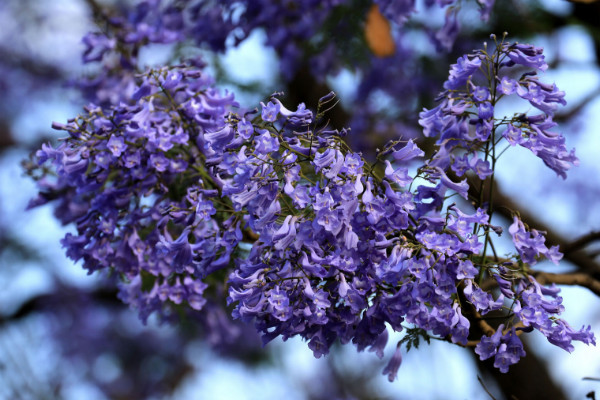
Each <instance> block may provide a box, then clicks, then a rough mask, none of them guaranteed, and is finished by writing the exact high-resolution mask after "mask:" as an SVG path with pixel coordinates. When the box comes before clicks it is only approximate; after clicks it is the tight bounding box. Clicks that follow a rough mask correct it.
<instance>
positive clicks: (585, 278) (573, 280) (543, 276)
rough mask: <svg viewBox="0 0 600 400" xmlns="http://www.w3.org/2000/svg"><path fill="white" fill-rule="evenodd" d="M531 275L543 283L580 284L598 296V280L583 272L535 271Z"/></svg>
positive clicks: (599, 282)
mask: <svg viewBox="0 0 600 400" xmlns="http://www.w3.org/2000/svg"><path fill="white" fill-rule="evenodd" d="M532 275H533V276H534V277H535V279H536V280H537V281H538V282H539V283H541V284H543V285H545V284H549V283H556V284H557V285H574V286H582V287H585V288H587V289H589V290H591V291H592V292H593V293H594V294H596V295H597V296H600V281H597V280H596V279H594V278H593V277H592V276H590V275H588V274H586V273H583V272H575V273H568V274H553V273H550V272H539V271H535V272H533V273H532Z"/></svg>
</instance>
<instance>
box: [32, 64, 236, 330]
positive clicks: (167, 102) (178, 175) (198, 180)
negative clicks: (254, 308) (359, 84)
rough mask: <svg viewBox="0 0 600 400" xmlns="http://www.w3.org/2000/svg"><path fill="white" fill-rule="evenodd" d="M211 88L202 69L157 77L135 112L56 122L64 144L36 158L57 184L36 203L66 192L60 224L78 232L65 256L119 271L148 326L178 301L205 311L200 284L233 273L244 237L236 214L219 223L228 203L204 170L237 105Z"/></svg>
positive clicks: (151, 75)
mask: <svg viewBox="0 0 600 400" xmlns="http://www.w3.org/2000/svg"><path fill="white" fill-rule="evenodd" d="M211 85H212V81H211V79H210V78H208V77H206V76H205V75H204V73H203V72H201V71H199V70H195V69H188V68H172V69H159V70H151V71H149V72H147V73H146V74H144V75H143V76H142V77H141V79H140V82H139V86H138V87H137V88H136V90H135V93H134V94H133V97H132V99H131V101H133V105H127V104H125V103H121V104H120V105H119V106H116V107H111V108H107V109H102V108H100V107H97V106H94V105H90V106H88V107H87V108H86V111H87V114H86V115H83V116H81V117H79V118H77V119H74V120H71V121H69V123H68V124H66V125H62V124H57V123H55V124H54V127H55V128H56V129H61V130H64V131H67V132H68V133H69V137H68V138H67V140H65V141H63V142H61V144H60V145H59V146H58V147H57V148H53V147H51V146H48V145H44V146H42V149H41V150H39V151H38V152H37V159H38V162H39V163H40V164H43V163H50V164H51V165H52V169H53V170H54V171H55V173H56V177H54V178H52V177H51V176H45V177H44V178H43V179H42V180H41V181H40V186H41V189H42V191H41V193H40V195H39V197H38V198H37V199H35V200H34V201H33V202H32V205H39V204H43V203H44V202H46V201H48V200H50V199H51V198H52V193H61V196H60V204H59V205H58V207H57V210H56V214H57V217H58V218H60V220H61V221H62V222H63V223H65V224H66V223H75V224H76V227H77V233H75V234H67V236H66V237H65V238H64V239H63V241H62V243H63V246H64V247H65V248H66V251H67V255H68V256H69V257H70V258H72V259H73V260H76V261H77V260H82V261H83V267H84V268H85V269H87V270H88V271H89V272H90V273H91V272H93V271H96V270H105V269H107V268H110V269H111V270H112V271H113V272H115V273H117V274H119V275H120V276H121V277H122V278H123V282H122V284H121V295H120V296H121V298H122V299H123V300H124V301H125V302H127V303H129V304H131V305H132V306H134V307H135V308H137V309H138V310H139V312H140V315H141V317H142V319H144V320H145V319H146V318H147V317H148V316H149V315H150V314H151V313H152V312H155V311H159V312H161V313H163V315H164V316H165V317H168V311H169V310H170V309H173V308H174V307H175V306H178V305H181V304H186V305H187V306H189V307H190V308H191V309H194V310H199V309H201V308H202V307H203V305H204V303H205V302H206V300H205V299H204V297H203V293H204V290H205V289H206V284H205V283H203V282H202V280H201V279H202V278H204V277H205V276H207V275H208V274H210V273H211V272H214V271H215V270H218V269H221V268H224V267H226V266H228V265H229V261H230V258H231V256H232V252H233V251H234V249H235V248H236V246H237V243H238V242H239V241H240V240H241V238H242V232H241V230H240V221H238V220H237V219H236V216H235V215H233V213H231V214H232V215H231V216H230V217H228V218H224V217H223V216H222V215H220V216H219V218H220V220H219V222H217V220H216V219H215V214H216V212H217V211H216V208H215V204H214V203H217V202H223V200H221V199H220V198H219V190H220V187H219V186H218V184H217V183H216V182H214V180H213V178H212V177H211V176H210V175H209V174H208V173H207V170H206V168H207V163H209V162H210V160H209V159H210V157H211V152H210V151H211V150H210V147H209V144H208V143H210V142H211V140H210V138H211V137H215V136H217V135H218V134H219V132H220V131H222V130H223V128H224V127H227V122H226V118H227V115H228V113H229V110H230V109H231V108H232V107H236V106H237V103H236V102H235V101H234V97H233V95H232V94H231V93H225V94H221V93H219V92H218V91H216V90H215V89H213V88H212V87H211ZM207 142H208V143H207ZM165 305H169V307H165Z"/></svg>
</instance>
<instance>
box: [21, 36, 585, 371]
mask: <svg viewBox="0 0 600 400" xmlns="http://www.w3.org/2000/svg"><path fill="white" fill-rule="evenodd" d="M517 64H519V65H521V66H524V67H529V68H536V69H544V66H545V64H544V62H543V55H542V54H541V50H539V49H537V48H535V47H533V46H528V45H512V44H507V43H501V44H500V45H498V47H497V49H496V50H495V52H494V53H493V54H492V55H489V54H488V53H487V52H486V51H477V52H475V53H474V54H471V55H467V56H464V57H461V58H460V59H459V61H458V63H457V64H455V65H453V66H452V68H451V71H450V76H449V78H448V80H447V81H446V83H445V84H444V88H445V89H446V91H445V92H444V93H443V94H442V95H441V96H440V97H441V104H440V105H439V106H438V107H436V108H434V109H433V110H424V111H423V113H421V115H420V116H421V121H420V122H421V125H422V126H423V133H424V134H425V136H436V137H438V141H437V150H436V152H435V153H434V155H433V156H432V157H431V158H430V159H429V160H427V161H426V162H425V163H424V164H423V165H422V166H421V167H420V168H418V169H416V171H415V170H413V169H411V167H413V165H414V163H415V161H417V160H418V159H420V158H421V157H423V155H424V152H423V151H422V150H421V149H419V147H418V146H417V145H416V144H415V143H414V141H412V140H404V141H395V142H391V143H389V144H388V145H386V146H385V147H384V148H383V150H380V151H378V154H377V157H376V160H375V162H369V161H368V160H366V159H365V158H364V157H363V156H362V154H360V153H356V152H354V151H352V150H351V149H350V148H349V146H348V145H347V143H346V142H345V141H344V140H343V138H344V136H346V134H347V133H348V131H347V130H346V129H343V130H341V131H338V130H336V129H332V128H331V127H329V126H328V124H327V123H326V122H325V121H326V120H325V119H324V117H323V115H324V112H323V110H324V109H326V108H329V107H330V102H332V101H333V100H334V95H333V94H329V95H327V96H324V97H323V98H322V99H321V100H320V102H319V109H318V110H317V111H316V113H313V112H312V111H311V110H308V109H307V108H306V107H305V106H304V104H300V105H299V106H298V107H297V108H296V110H290V109H288V108H286V107H285V106H284V105H283V103H282V102H281V101H280V100H279V94H274V95H273V96H272V97H271V98H270V99H269V101H267V102H265V103H261V109H260V111H259V110H258V109H256V110H251V111H248V112H244V111H242V110H240V109H239V108H238V105H237V103H236V102H235V100H234V96H233V94H231V93H228V92H226V93H224V94H222V93H220V92H219V91H217V90H216V89H214V88H213V87H212V82H211V80H210V79H208V78H207V77H206V76H205V75H204V73H203V72H202V71H200V70H198V69H195V68H187V67H183V66H178V67H171V68H162V69H158V70H150V71H148V72H146V73H145V74H143V75H142V76H141V77H139V78H138V81H136V84H135V87H134V88H133V90H132V94H131V96H130V98H128V99H126V101H124V102H122V103H120V104H119V105H117V106H110V107H99V106H94V105H90V106H88V107H87V108H86V112H87V113H86V114H85V115H84V116H81V117H79V118H77V119H74V120H71V121H69V123H68V124H66V125H61V124H55V127H56V128H58V129H62V130H64V131H66V132H68V133H69V137H68V138H66V139H65V140H64V141H62V143H61V144H60V145H59V146H58V147H57V148H53V147H51V146H47V145H44V146H43V147H42V149H41V150H40V151H38V153H37V159H38V162H39V165H40V168H39V169H40V171H41V172H42V174H43V178H42V179H41V180H40V181H39V184H40V188H41V193H40V197H39V198H38V199H36V200H35V201H33V203H32V205H39V204H43V203H44V202H47V201H50V200H52V199H58V202H59V204H58V207H57V216H58V217H59V218H60V219H61V221H63V222H64V223H74V224H75V225H76V227H77V233H76V234H68V235H67V236H66V237H65V239H64V240H63V244H64V246H65V247H66V249H67V250H66V251H67V254H68V255H69V256H70V257H71V258H72V259H74V260H82V261H83V266H84V268H86V269H87V270H88V271H90V272H93V271H96V270H110V271H111V272H113V273H115V274H116V275H118V276H119V277H120V278H121V283H120V290H121V291H120V297H121V298H122V299H123V300H124V301H125V302H127V303H129V304H130V305H132V306H133V307H135V308H136V309H137V310H138V311H139V313H140V316H141V317H142V319H143V320H145V319H147V318H148V316H149V315H150V314H151V313H153V312H157V313H159V314H160V315H161V316H162V317H163V318H164V319H169V318H171V317H173V316H174V315H175V314H176V313H177V312H180V311H186V312H188V313H189V314H191V315H197V314H196V313H197V312H198V311H200V313H207V314H208V313H213V314H212V315H222V311H223V309H224V308H220V306H219V300H221V302H222V301H223V300H224V297H225V296H226V297H227V302H228V305H229V306H231V307H233V317H234V318H235V319H240V320H242V321H245V322H253V323H254V326H255V328H256V330H257V331H258V332H259V333H260V334H261V335H262V338H263V341H264V342H265V343H266V342H268V341H270V340H272V339H274V338H276V337H281V338H283V339H284V340H285V339H287V338H290V337H294V336H300V337H302V338H303V339H305V340H306V341H307V342H308V346H309V348H310V349H311V350H312V351H313V353H314V355H315V356H316V357H320V356H322V355H325V354H327V353H328V351H329V348H330V346H331V345H332V344H333V343H334V342H335V341H336V340H339V341H340V342H341V343H349V342H352V343H354V344H355V345H356V347H357V349H358V351H363V350H364V349H369V351H373V352H375V353H376V354H377V355H378V356H379V357H383V348H384V347H385V345H386V343H387V341H388V332H387V328H388V327H391V328H392V329H393V330H395V331H398V332H400V331H405V332H406V335H408V336H410V335H412V334H414V333H415V332H417V333H418V334H419V335H424V336H425V337H430V336H431V337H436V338H440V339H442V340H446V341H449V342H452V343H457V344H460V345H467V344H468V343H469V341H470V340H479V344H478V345H477V348H476V351H477V353H478V354H479V355H480V356H481V358H482V359H485V358H489V357H492V356H494V357H495V365H496V367H498V368H500V370H501V371H503V372H506V370H507V369H508V366H509V365H511V364H514V363H515V362H517V361H518V359H519V358H520V357H521V356H523V355H524V352H523V349H522V345H521V342H520V339H519V338H518V336H517V331H519V332H520V331H529V330H533V329H536V330H539V331H540V332H542V333H543V334H544V335H545V336H546V337H547V338H548V340H549V341H550V342H551V343H554V344H556V345H558V346H560V347H562V348H565V349H567V350H569V351H570V350H571V349H572V345H571V341H572V340H580V341H583V342H585V343H594V336H593V334H592V333H591V332H590V331H589V328H588V329H587V330H585V329H582V330H580V331H575V330H573V329H572V328H570V327H569V326H568V325H567V324H566V323H565V322H564V321H562V320H560V319H558V318H557V317H556V316H557V315H558V314H560V312H561V311H562V305H561V304H560V303H561V298H560V297H558V296H557V293H558V290H556V289H555V288H544V287H542V286H540V285H539V284H537V282H536V281H535V280H534V279H533V278H532V277H531V276H530V274H529V270H528V266H527V265H533V264H534V263H535V262H536V259H537V258H538V257H539V256H542V255H543V256H545V257H546V258H548V259H550V260H552V261H554V262H557V261H558V260H559V259H560V256H561V255H560V253H558V250H557V249H556V248H550V249H548V248H547V247H546V246H545V245H544V238H543V236H542V235H541V233H540V232H537V231H535V230H527V229H525V226H524V224H523V223H522V222H520V221H519V220H518V219H515V221H514V223H513V225H511V227H510V228H509V233H510V234H511V235H512V237H513V241H514V244H515V248H516V251H517V253H518V256H515V257H513V258H511V259H508V260H503V259H499V258H498V257H497V255H495V254H494V256H493V257H492V256H489V254H488V253H487V248H488V247H487V246H488V245H489V246H491V243H492V240H493V238H494V236H496V235H499V234H501V233H502V228H500V227H496V226H493V225H492V224H491V215H492V209H491V208H489V207H488V208H487V209H486V208H485V207H486V205H485V204H482V202H481V201H478V200H477V199H474V197H473V196H472V195H471V194H470V191H469V189H470V186H469V183H468V180H467V179H466V177H467V176H469V177H473V176H474V175H476V176H477V177H478V178H479V179H481V180H486V179H491V178H492V177H493V173H494V168H495V163H496V160H497V158H498V156H497V154H496V151H495V147H496V145H497V144H498V142H499V141H500V140H501V139H502V137H504V136H505V135H504V134H500V131H501V130H502V129H503V130H504V132H506V131H508V130H509V129H516V127H519V129H521V131H522V132H523V133H522V134H521V135H513V136H511V137H514V138H513V139H510V140H517V139H516V137H520V138H521V139H523V140H527V143H531V142H535V140H539V141H541V144H539V146H542V150H539V151H538V152H537V154H538V156H540V157H541V158H542V159H543V160H544V161H546V163H547V164H549V163H550V162H551V160H554V161H553V162H554V164H552V166H556V165H558V164H557V163H563V164H560V168H559V167H556V168H557V169H559V171H561V172H563V173H564V171H566V169H567V165H566V164H568V163H569V160H568V157H567V156H565V155H564V153H563V150H562V149H563V148H564V139H560V140H555V141H549V140H542V139H540V138H539V136H540V135H541V134H538V135H537V136H536V135H534V134H533V133H532V131H533V130H535V128H533V126H534V125H535V126H538V128H539V126H542V125H544V124H547V123H549V122H548V121H551V113H552V111H553V110H554V108H553V107H554V106H555V105H556V103H559V104H560V103H563V102H564V100H563V95H562V92H559V91H558V90H557V89H556V88H555V87H554V86H552V87H551V86H547V85H544V84H542V83H539V82H538V81H537V79H535V75H534V73H526V74H524V75H523V76H522V77H521V78H520V79H519V80H511V78H510V76H509V75H508V74H507V73H506V72H507V71H508V70H509V68H510V67H512V66H513V65H517ZM481 70H483V71H493V73H492V74H489V75H488V76H487V82H485V83H484V84H482V83H481V82H480V80H482V79H480V78H479V77H478V76H477V74H478V73H479V71H481ZM501 72H502V74H501ZM484 78H486V77H485V76H484ZM511 94H517V95H518V96H520V97H521V98H523V99H526V100H528V101H529V102H530V103H531V104H532V105H533V106H535V107H536V108H538V109H539V110H541V111H542V112H543V113H544V114H540V115H537V116H532V117H528V116H526V115H522V114H519V115H516V116H515V117H514V118H513V119H512V120H510V121H509V122H507V121H506V120H497V119H495V117H494V107H495V106H496V103H497V102H498V101H499V100H500V99H501V98H502V97H504V96H508V95H511ZM538 120H539V121H540V122H539V123H538V122H536V121H538ZM542 120H543V121H542ZM544 121H545V122H544ZM519 124H520V125H519ZM510 126H512V128H510ZM540 129H541V130H540V132H545V131H544V130H543V129H542V128H540ZM544 135H546V136H547V135H548V134H547V133H544ZM553 137H555V138H557V137H558V138H562V136H559V135H556V134H555V135H554V136H553ZM507 140H509V139H508V138H507ZM510 140H509V143H510ZM536 143H537V142H536ZM561 146H562V147H561ZM552 157H554V158H552ZM573 157H574V156H573ZM46 163H48V164H50V168H49V169H51V170H52V171H53V172H54V173H55V174H56V177H55V178H54V179H51V178H50V175H49V174H47V173H46V174H44V171H46V172H47V168H46V166H47V164H46ZM552 166H551V168H552ZM555 170H556V169H555ZM456 176H458V177H459V179H460V177H463V176H465V178H464V179H462V180H459V181H457V178H456ZM455 195H458V196H459V197H458V198H456V202H454V203H451V200H450V198H451V197H454V196H455ZM463 199H464V200H472V201H474V203H467V202H465V201H463ZM471 204H475V207H472V205H471ZM492 249H493V247H492ZM484 278H485V279H487V280H489V281H491V282H493V283H495V284H496V286H497V287H498V290H491V289H484V287H486V286H484V285H483V282H482V281H483V279H484ZM225 282H226V284H225ZM225 285H226V286H225ZM219 310H220V311H221V314H219ZM492 312H493V315H494V319H495V320H499V321H500V322H501V323H503V325H500V326H499V327H497V328H496V330H495V333H494V334H492V335H491V336H489V337H488V336H484V337H483V338H481V337H477V333H476V332H474V331H473V329H472V327H471V324H472V321H475V320H476V319H478V318H481V316H485V315H487V314H488V313H492ZM483 318H485V317H483ZM215 319H217V317H215V318H205V320H206V321H207V324H208V321H210V320H215ZM217 325H219V324H217ZM207 326H208V328H207V329H208V330H210V329H211V328H210V325H207ZM505 326H506V327H507V329H504V327H505ZM407 328H408V329H407ZM215 329H217V328H215ZM218 329H219V330H220V331H227V329H228V328H227V326H225V327H223V326H220V325H219V327H218ZM400 347H401V346H398V347H397V350H396V353H395V354H394V355H393V357H392V358H391V359H390V361H389V364H388V366H387V367H386V368H385V370H384V373H385V374H386V375H388V377H389V378H390V379H393V378H394V377H395V376H396V373H397V370H398V368H399V366H400V363H401V360H402V357H401V350H400Z"/></svg>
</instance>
